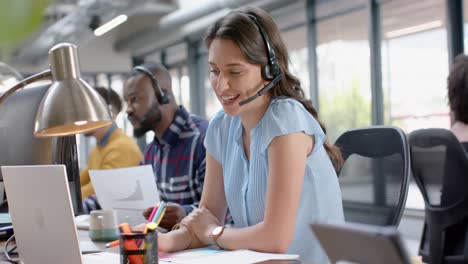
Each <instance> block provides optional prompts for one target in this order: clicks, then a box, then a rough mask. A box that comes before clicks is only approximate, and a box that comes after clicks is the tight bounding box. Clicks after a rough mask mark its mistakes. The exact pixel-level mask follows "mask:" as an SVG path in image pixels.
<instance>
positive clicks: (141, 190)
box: [89, 165, 160, 226]
mask: <svg viewBox="0 0 468 264" xmlns="http://www.w3.org/2000/svg"><path fill="white" fill-rule="evenodd" d="M89 176H90V177H91V182H92V183H93V186H94V190H95V191H96V196H97V198H98V200H99V204H100V205H101V207H102V209H113V210H115V211H116V214H117V221H118V222H119V223H123V222H128V223H129V224H130V225H131V226H135V225H138V224H141V223H145V222H146V220H145V218H144V217H143V215H142V213H143V210H144V209H146V208H148V207H151V206H154V205H155V204H156V203H157V202H159V199H160V198H159V193H158V190H157V188H156V180H155V177H154V174H153V168H152V167H151V165H144V166H136V167H129V168H121V169H110V170H90V171H89Z"/></svg>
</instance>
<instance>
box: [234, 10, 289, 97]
mask: <svg viewBox="0 0 468 264" xmlns="http://www.w3.org/2000/svg"><path fill="white" fill-rule="evenodd" d="M247 16H248V17H249V18H250V19H251V20H252V21H253V22H254V23H255V25H257V28H258V31H259V32H260V35H261V36H262V39H263V41H264V42H265V47H266V50H267V56H268V63H267V65H265V66H262V78H263V79H264V80H266V81H270V82H269V83H268V84H267V85H265V86H264V87H263V88H262V89H260V91H258V92H257V93H256V94H255V95H254V96H252V97H249V98H247V99H245V100H244V101H241V102H239V105H245V104H247V103H250V102H252V101H253V100H255V99H256V98H257V97H259V96H261V95H263V94H264V93H266V92H267V91H268V90H270V89H271V88H272V87H273V86H275V85H276V84H277V83H278V82H279V81H281V79H283V74H281V69H280V66H279V63H278V59H277V58H276V54H275V50H274V49H273V47H272V46H271V44H270V39H269V38H268V35H267V33H266V32H265V31H264V30H263V28H262V27H261V26H260V23H258V20H257V18H256V17H255V16H253V15H250V14H247Z"/></svg>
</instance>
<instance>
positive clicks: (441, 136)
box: [409, 128, 468, 263]
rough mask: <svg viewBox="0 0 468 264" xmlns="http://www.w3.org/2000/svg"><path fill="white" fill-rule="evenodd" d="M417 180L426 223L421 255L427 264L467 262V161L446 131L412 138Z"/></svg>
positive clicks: (435, 130) (419, 133)
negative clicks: (422, 200)
mask: <svg viewBox="0 0 468 264" xmlns="http://www.w3.org/2000/svg"><path fill="white" fill-rule="evenodd" d="M409 144H410V151H411V160H412V165H411V167H412V171H413V176H414V179H415V181H416V183H417V185H418V187H419V189H420V190H421V193H422V195H423V197H424V202H425V207H426V210H425V211H426V221H425V225H424V230H423V236H422V239H421V244H420V247H419V253H420V254H421V255H422V256H423V261H425V262H428V263H468V240H467V239H468V235H467V232H468V195H467V194H468V158H467V154H466V152H465V150H464V148H463V146H462V145H461V144H460V142H459V141H458V140H457V138H456V137H455V136H454V135H453V134H452V132H450V131H449V130H446V129H438V128H431V129H421V130H416V131H414V132H412V133H411V134H410V135H409Z"/></svg>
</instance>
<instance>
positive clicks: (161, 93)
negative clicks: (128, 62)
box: [132, 65, 170, 105]
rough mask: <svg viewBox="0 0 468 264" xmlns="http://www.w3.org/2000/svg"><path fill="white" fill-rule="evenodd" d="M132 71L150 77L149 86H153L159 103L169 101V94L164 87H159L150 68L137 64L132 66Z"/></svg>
mask: <svg viewBox="0 0 468 264" xmlns="http://www.w3.org/2000/svg"><path fill="white" fill-rule="evenodd" d="M132 71H133V72H141V73H143V74H144V75H146V76H147V77H148V78H149V79H150V81H151V86H153V89H154V93H155V94H156V99H158V103H159V104H161V105H163V104H168V103H169V99H170V96H169V94H168V93H167V91H165V90H164V89H161V87H160V86H159V85H158V81H157V80H156V77H155V76H154V74H153V73H152V72H151V71H150V70H148V68H146V67H145V66H142V65H138V66H135V67H133V69H132Z"/></svg>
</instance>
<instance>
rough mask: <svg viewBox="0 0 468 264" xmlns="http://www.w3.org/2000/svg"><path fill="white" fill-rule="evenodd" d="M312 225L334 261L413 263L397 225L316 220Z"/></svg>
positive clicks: (368, 263)
mask: <svg viewBox="0 0 468 264" xmlns="http://www.w3.org/2000/svg"><path fill="white" fill-rule="evenodd" d="M310 226H311V229H312V230H313V231H314V234H315V236H316V237H317V239H318V240H319V241H320V244H321V245H322V247H323V249H324V250H325V252H326V253H327V255H328V257H329V258H330V261H331V262H332V263H337V262H338V263H342V262H344V263H360V264H371V263H372V264H373V263H381V264H410V263H411V260H410V258H409V256H408V253H407V252H406V249H405V247H404V245H403V243H402V241H401V239H400V236H399V235H398V232H397V230H396V228H394V227H379V226H370V225H362V224H354V223H353V224H351V223H346V224H330V223H326V224H325V223H313V224H311V225H310Z"/></svg>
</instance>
